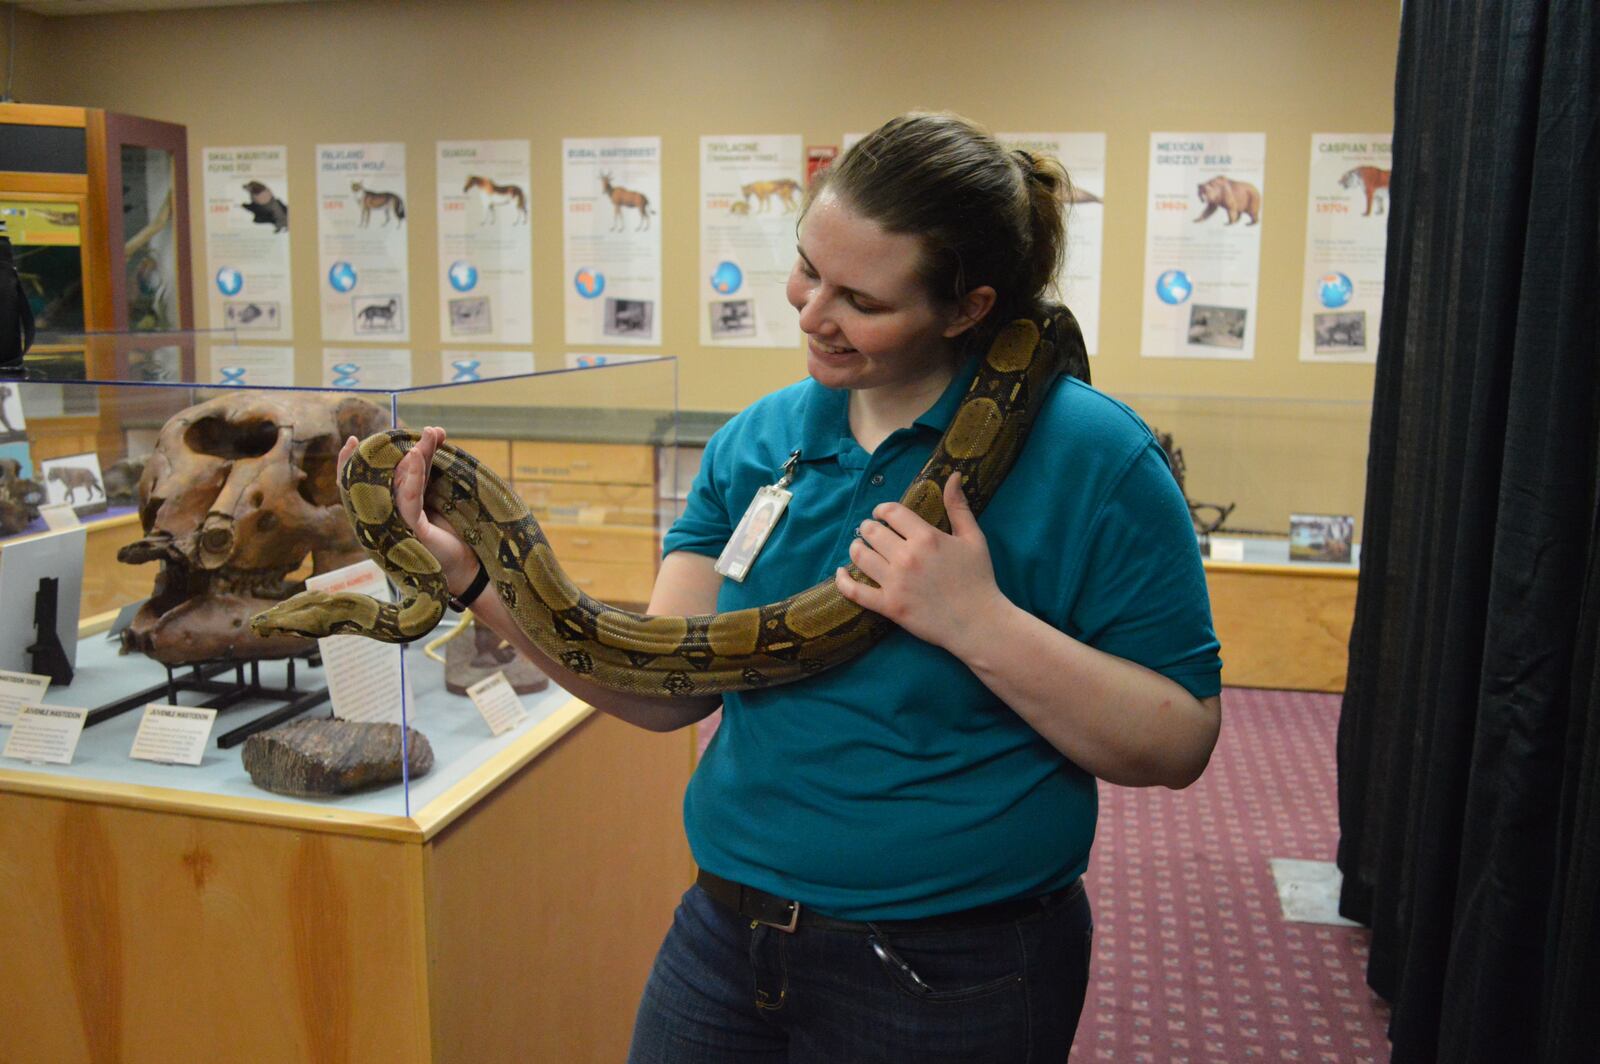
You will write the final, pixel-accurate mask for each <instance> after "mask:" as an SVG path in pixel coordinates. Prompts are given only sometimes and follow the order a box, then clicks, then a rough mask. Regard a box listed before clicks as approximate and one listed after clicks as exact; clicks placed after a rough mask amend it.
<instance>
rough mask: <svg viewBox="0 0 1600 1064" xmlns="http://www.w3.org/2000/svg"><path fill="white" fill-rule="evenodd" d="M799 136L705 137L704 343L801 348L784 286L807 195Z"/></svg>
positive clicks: (702, 207)
mask: <svg viewBox="0 0 1600 1064" xmlns="http://www.w3.org/2000/svg"><path fill="white" fill-rule="evenodd" d="M804 181H805V155H804V151H803V148H802V146H801V138H800V135H799V134H798V133H797V134H794V135H792V136H789V135H780V136H755V137H739V136H709V137H701V138H700V282H699V291H700V299H699V304H700V342H701V343H702V344H704V345H706V346H708V347H783V348H794V347H798V346H800V326H799V322H798V318H797V315H796V314H795V312H794V308H793V307H791V306H790V305H789V299H788V296H787V295H785V293H784V285H785V283H786V282H787V281H788V278H789V272H790V270H791V269H792V268H793V267H794V262H795V222H796V221H798V220H799V218H800V204H801V200H802V199H803V198H804V196H805V184H804Z"/></svg>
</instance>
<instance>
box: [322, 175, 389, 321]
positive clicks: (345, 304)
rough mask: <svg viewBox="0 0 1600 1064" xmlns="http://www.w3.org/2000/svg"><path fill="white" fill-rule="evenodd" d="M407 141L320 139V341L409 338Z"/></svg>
mask: <svg viewBox="0 0 1600 1064" xmlns="http://www.w3.org/2000/svg"><path fill="white" fill-rule="evenodd" d="M406 197H407V192H406V146H405V145H404V144H319V145H317V252H318V261H319V268H318V272H319V277H318V278H317V289H318V291H319V292H321V294H322V338H323V339H324V340H378V341H383V340H401V341H404V340H409V339H410V338H411V324H410V320H411V305H410V272H409V271H410V268H409V266H408V265H407V259H406V233H407V227H406V213H407V211H408V210H409V209H410V201H409V200H408V199H407V198H406Z"/></svg>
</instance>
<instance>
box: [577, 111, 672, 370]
mask: <svg viewBox="0 0 1600 1064" xmlns="http://www.w3.org/2000/svg"><path fill="white" fill-rule="evenodd" d="M561 157H562V167H561V170H562V184H561V200H562V212H561V216H562V248H563V256H562V257H563V261H564V263H565V269H564V271H563V272H564V281H565V285H566V340H567V343H569V344H605V345H608V346H609V345H615V344H659V343H660V342H661V224H660V221H661V220H660V213H661V138H660V137H612V138H594V137H591V138H568V139H565V140H563V141H562V142H561Z"/></svg>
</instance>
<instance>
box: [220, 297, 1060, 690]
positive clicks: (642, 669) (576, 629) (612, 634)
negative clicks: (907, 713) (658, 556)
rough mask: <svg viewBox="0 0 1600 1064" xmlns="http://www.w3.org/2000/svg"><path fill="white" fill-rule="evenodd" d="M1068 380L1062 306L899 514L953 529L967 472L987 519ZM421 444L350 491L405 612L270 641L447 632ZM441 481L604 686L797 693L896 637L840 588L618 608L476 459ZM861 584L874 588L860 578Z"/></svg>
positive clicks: (478, 540) (307, 602) (404, 437)
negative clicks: (956, 486)
mask: <svg viewBox="0 0 1600 1064" xmlns="http://www.w3.org/2000/svg"><path fill="white" fill-rule="evenodd" d="M1041 325H1042V328H1041ZM1062 372H1071V373H1074V374H1076V375H1077V376H1080V377H1087V372H1088V362H1087V358H1086V357H1085V355H1084V350H1083V340H1082V335H1081V334H1080V333H1079V331H1078V328H1077V322H1076V321H1075V320H1074V319H1073V318H1072V315H1071V312H1069V311H1067V310H1066V309H1065V308H1061V307H1057V308H1053V309H1052V310H1051V311H1050V313H1049V314H1048V315H1047V316H1046V317H1045V318H1044V320H1043V322H1042V323H1038V322H1034V321H1031V320H1028V319H1019V320H1017V321H1014V322H1011V323H1010V324H1008V325H1006V326H1005V327H1003V328H1002V329H1001V330H1000V333H999V335H998V336H997V337H996V339H995V340H994V342H993V344H991V346H990V348H989V351H988V353H987V354H986V355H985V357H984V359H983V360H982V363H981V364H980V366H979V368H978V373H977V376H976V377H975V378H974V380H973V382H972V385H971V387H970V388H969V389H968V391H967V394H966V395H965V397H964V398H963V399H962V401H961V405H960V406H959V407H958V408H957V410H956V412H955V415H954V417H953V418H952V419H951V422H950V426H949V428H948V429H947V430H946V431H945V434H944V436H943V438H942V439H941V440H940V441H939V444H938V446H937V447H935V448H934V451H933V454H932V456H931V457H930V458H929V459H928V461H927V464H926V465H924V466H923V468H922V471H921V472H919V473H918V474H917V476H916V478H915V479H914V480H912V482H911V486H910V487H909V488H908V489H907V490H906V493H905V495H904V496H902V498H901V502H902V503H903V504H904V505H906V506H907V507H909V508H910V509H911V510H913V511H915V512H916V513H917V514H918V515H920V516H921V517H922V518H924V519H925V520H927V521H928V522H929V523H931V524H933V525H935V526H938V527H940V528H942V529H945V530H946V531H948V530H949V527H950V525H949V519H948V517H947V516H946V514H945V509H944V499H943V490H944V483H945V481H946V479H948V478H949V476H950V475H951V474H952V473H956V472H959V473H960V474H961V477H962V487H963V489H964V490H965V492H966V494H967V499H968V501H969V503H970V504H971V506H972V509H973V512H974V513H978V512H981V511H982V509H983V507H984V505H985V504H986V503H987V502H988V501H989V499H990V498H991V497H992V496H993V495H994V492H995V490H996V489H997V488H998V487H999V485H1000V481H1001V480H1002V479H1003V478H1004V477H1005V474H1006V472H1007V471H1008V470H1009V469H1010V468H1011V466H1012V464H1013V462H1014V461H1015V459H1016V457H1017V454H1018V453H1019V452H1020V451H1021V449H1022V445H1023V442H1024V439H1025V438H1026V435H1027V431H1028V428H1029V427H1030V426H1031V425H1032V423H1033V420H1034V418H1035V416H1036V415H1037V414H1038V411H1039V407H1040V405H1041V404H1042V403H1043V401H1044V397H1045V393H1046V392H1047V391H1048V390H1049V386H1050V384H1051V382H1052V381H1053V380H1054V379H1055V377H1056V376H1057V375H1058V374H1059V373H1062ZM417 439H418V436H417V434H416V433H413V432H408V431H405V430H400V429H395V430H391V431H389V432H382V433H378V434H376V435H373V436H370V437H368V438H367V439H366V440H364V441H362V443H361V445H360V447H359V448H358V449H357V451H356V453H355V455H354V456H353V457H352V458H351V459H350V461H349V462H347V463H346V464H345V467H344V469H343V470H342V471H341V474H340V479H339V490H340V494H341V496H342V497H343V499H344V504H345V507H346V509H347V510H348V511H349V512H350V515H351V519H352V523H353V524H354V526H355V531H356V537H357V539H358V540H359V541H360V543H361V545H362V546H363V547H365V548H366V549H367V551H368V553H370V554H371V555H372V557H373V558H374V559H375V560H376V561H377V562H378V564H379V565H381V566H382V567H383V568H384V569H385V570H386V571H387V572H388V573H389V575H390V576H391V577H392V578H393V579H394V580H395V582H396V583H397V584H399V585H400V586H401V587H402V588H403V589H404V590H405V592H406V594H405V598H404V599H403V600H402V601H401V602H399V603H398V604H394V603H380V602H378V601H377V600H376V599H373V598H371V597H369V596H366V595H357V594H351V593H348V592H343V593H338V594H328V593H325V592H317V591H307V592H302V593H301V594H298V595H295V596H294V597H293V598H290V599H288V600H287V601H285V602H283V603H281V604H279V605H278V606H275V607H273V608H272V609H270V610H267V611H266V612H264V613H261V614H258V615H257V616H256V617H254V618H253V619H252V621H251V626H252V627H253V628H254V629H255V631H256V632H257V633H258V634H261V635H266V634H271V633H277V632H289V633H294V634H298V635H304V636H311V637H321V636H326V635H332V634H337V633H352V634H357V635H365V636H369V637H371V638H374V639H380V640H383V641H386V642H392V643H399V642H408V641H410V640H413V639H417V638H420V637H421V636H424V635H426V634H427V633H428V632H429V631H430V630H432V629H433V627H434V626H435V625H437V624H438V623H439V619H440V617H441V616H442V615H443V613H444V608H445V600H446V598H447V597H448V591H447V589H446V586H445V579H444V575H443V573H442V572H441V570H440V568H439V564H438V562H437V561H435V560H434V558H433V556H432V555H431V554H430V553H428V551H427V549H426V548H424V547H423V546H422V544H421V543H420V542H418V541H417V539H416V538H415V537H413V536H412V534H411V531H410V529H409V528H407V527H406V525H405V523H404V522H403V521H402V520H401V519H400V516H399V514H398V513H397V512H396V511H395V508H394V496H393V490H392V483H391V480H392V477H393V473H394V468H395V466H396V465H398V464H399V462H400V459H401V458H402V457H403V456H404V455H405V453H406V451H408V450H409V449H410V448H411V447H412V446H413V445H414V444H415V443H416V442H417ZM433 473H434V475H433V476H432V477H430V478H429V484H428V489H427V493H426V501H427V504H428V507H429V509H430V511H436V512H437V513H438V514H439V515H440V516H442V517H443V518H444V520H446V521H447V522H449V524H450V525H451V527H453V528H454V529H455V530H456V532H457V534H459V535H460V536H461V538H462V540H463V541H464V542H465V543H466V544H467V545H468V546H469V547H471V548H472V550H473V552H474V553H476V554H477V556H478V558H479V560H480V561H481V562H482V563H483V565H484V567H485V569H486V570H487V571H488V574H489V578H490V582H491V585H492V587H493V589H494V591H495V593H496V594H498V595H499V597H500V599H501V601H503V602H504V603H505V604H506V607H507V608H508V609H509V610H510V612H511V614H512V616H513V617H515V618H516V621H517V624H518V625H519V626H520V627H521V628H522V630H523V631H524V632H525V633H526V634H527V636H528V638H529V639H530V640H531V641H532V642H533V643H534V645H535V646H537V647H538V648H539V649H540V650H541V651H543V652H544V653H545V654H547V655H549V656H550V657H551V658H552V659H554V660H556V661H559V662H560V663H561V664H562V665H564V666H566V667H567V668H569V669H571V670H572V671H573V672H575V673H579V674H581V675H583V676H586V677H589V678H590V679H592V680H594V681H595V682H597V683H599V684H601V685H603V686H605V687H608V688H612V689H614V690H618V691H624V692H631V693H642V694H656V695H699V694H714V693H720V692H725V691H744V690H750V689H752V688H758V687H766V686H769V685H772V684H780V683H788V682H791V681H793V680H798V679H802V678H804V677H806V676H810V675H812V674H814V673H817V672H820V671H822V670H823V669H826V668H829V667H831V666H833V665H837V664H840V663H841V662H844V661H848V660H850V659H851V658H854V657H856V656H857V655H859V654H861V653H862V652H864V651H865V650H867V649H868V648H869V647H871V646H872V645H873V644H874V643H876V642H877V641H878V640H879V639H880V638H882V637H883V636H884V635H885V634H887V633H888V631H890V630H891V629H892V628H893V623H892V622H890V621H888V620H885V619H884V618H883V617H882V616H880V615H878V614H875V613H872V612H870V611H867V610H863V609H862V608H861V607H859V606H857V605H855V604H854V603H852V602H850V600H848V599H846V598H845V597H844V596H843V595H841V594H839V591H838V589H837V588H836V587H835V586H834V584H833V580H832V579H831V578H829V579H827V580H824V581H823V582H822V583H820V584H817V585H816V586H814V587H811V588H808V589H806V590H805V591H802V592H800V593H799V594H797V595H794V596H791V597H790V598H787V599H784V600H783V601H782V602H775V603H773V604H771V605H768V606H761V607H758V608H754V609H745V610H736V611H733V612H729V613H716V614H705V615H702V616H696V617H668V616H647V615H644V614H638V613H632V612H629V611H627V610H620V609H616V608H613V607H611V606H608V605H606V604H605V603H603V602H597V601H596V600H594V599H592V598H590V597H589V596H588V595H585V594H584V593H583V592H582V591H581V590H579V588H578V586H577V585H576V584H575V583H573V581H572V580H571V579H569V578H568V577H567V575H566V573H564V572H563V571H562V569H561V566H560V565H559V564H558V563H557V562H556V558H555V555H554V553H553V552H552V551H551V548H550V542H549V540H548V539H546V538H545V535H544V532H543V531H542V530H541V529H540V528H539V523H538V522H537V521H536V520H535V519H534V518H533V515H532V514H530V513H529V512H528V508H527V506H526V504H524V503H523V501H522V500H521V499H520V498H518V497H517V495H516V494H515V493H514V492H513V491H512V490H511V489H510V488H509V487H507V486H506V484H505V482H504V481H502V480H501V479H500V478H499V477H498V476H496V475H495V474H494V473H493V472H491V471H490V470H489V469H487V468H485V467H484V466H482V465H481V464H479V462H478V461H477V460H476V459H474V458H473V457H472V456H471V455H469V454H467V453H466V452H464V451H461V450H459V449H457V448H455V447H452V446H450V445H449V444H441V445H440V446H439V448H438V450H437V451H436V452H435V453H434V457H433ZM850 575H851V576H852V578H854V579H856V580H861V581H866V580H867V577H865V576H864V575H863V574H862V573H861V572H860V571H859V570H858V569H856V568H855V566H853V565H852V566H850ZM486 593H487V592H486Z"/></svg>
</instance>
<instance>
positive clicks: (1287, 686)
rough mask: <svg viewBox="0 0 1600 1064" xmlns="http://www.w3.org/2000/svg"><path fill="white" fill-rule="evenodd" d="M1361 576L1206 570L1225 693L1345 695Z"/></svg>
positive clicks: (1345, 569) (1324, 569) (1351, 571)
mask: <svg viewBox="0 0 1600 1064" xmlns="http://www.w3.org/2000/svg"><path fill="white" fill-rule="evenodd" d="M1359 575H1360V574H1359V570H1357V569H1356V568H1354V567H1353V566H1321V565H1294V564H1290V565H1254V564H1248V563H1230V562H1213V561H1208V562H1206V584H1207V586H1208V587H1209V589H1210V591H1211V616H1212V619H1213V620H1214V622H1215V623H1216V628H1217V638H1218V639H1219V640H1220V641H1221V642H1222V682H1223V683H1224V684H1225V685H1227V686H1229V687H1267V688H1274V689H1277V690H1287V691H1328V692H1337V693H1342V692H1343V691H1344V677H1345V669H1346V667H1347V666H1348V664H1349V659H1350V627H1351V625H1352V624H1353V623H1354V622H1355V614H1356V585H1357V583H1358V577H1359Z"/></svg>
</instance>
